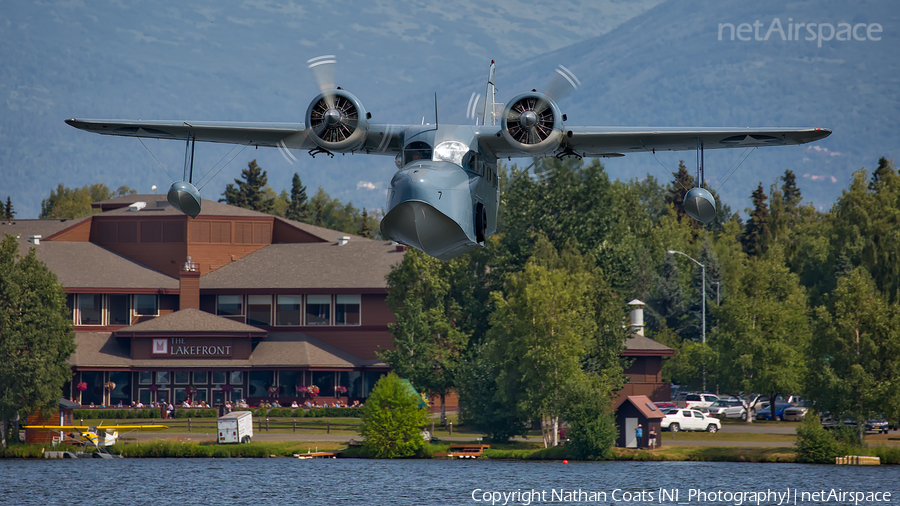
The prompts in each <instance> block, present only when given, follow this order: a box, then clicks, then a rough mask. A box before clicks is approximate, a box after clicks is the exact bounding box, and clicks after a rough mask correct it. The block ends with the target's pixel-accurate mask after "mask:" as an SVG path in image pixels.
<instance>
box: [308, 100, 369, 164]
mask: <svg viewBox="0 0 900 506" xmlns="http://www.w3.org/2000/svg"><path fill="white" fill-rule="evenodd" d="M306 128H307V132H309V138H310V139H312V141H313V142H315V143H316V145H317V146H319V147H320V148H322V149H327V150H328V151H338V152H340V151H354V150H356V149H358V148H360V147H362V145H363V143H364V142H366V135H368V133H369V115H368V114H367V113H366V110H365V108H363V106H362V103H360V101H359V99H358V98H356V97H355V96H353V94H352V93H348V92H346V91H344V90H341V89H336V90H329V91H325V92H322V93H319V94H318V95H316V98H314V99H313V100H312V102H310V104H309V107H308V108H307V109H306Z"/></svg>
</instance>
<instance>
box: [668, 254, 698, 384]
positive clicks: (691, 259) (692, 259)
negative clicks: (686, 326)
mask: <svg viewBox="0 0 900 506" xmlns="http://www.w3.org/2000/svg"><path fill="white" fill-rule="evenodd" d="M668 253H669V254H670V255H675V254H678V255H683V256H686V257H687V258H688V259H690V261H691V262H694V263H695V264H697V265H699V266H700V273H701V275H702V278H701V281H700V283H701V285H700V291H701V292H703V299H701V303H700V319H701V322H700V329H701V330H700V336H701V339H702V341H703V346H704V348H705V347H706V266H705V265H703V264H701V263H700V262H698V261H696V260H694V258H693V257H691V256H690V255H688V254H686V253H682V252H681V251H675V250H671V249H670V250H669V251H668ZM703 391H704V392H705V391H706V365H704V366H703Z"/></svg>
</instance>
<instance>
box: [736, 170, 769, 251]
mask: <svg viewBox="0 0 900 506" xmlns="http://www.w3.org/2000/svg"><path fill="white" fill-rule="evenodd" d="M751 198H752V199H753V209H752V210H750V219H749V220H748V221H747V226H746V228H745V229H744V237H743V238H742V240H741V242H742V243H743V244H744V251H745V252H747V254H748V255H750V256H759V255H762V254H763V253H765V252H766V248H767V247H768V244H769V239H770V233H769V206H768V205H767V204H766V199H768V197H767V196H766V193H765V191H763V186H762V182H760V183H759V187H757V188H756V190H754V191H753V194H752V195H751Z"/></svg>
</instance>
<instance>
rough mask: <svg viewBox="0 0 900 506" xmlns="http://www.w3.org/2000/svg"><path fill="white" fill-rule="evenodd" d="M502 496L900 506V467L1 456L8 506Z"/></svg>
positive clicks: (0, 498)
mask: <svg viewBox="0 0 900 506" xmlns="http://www.w3.org/2000/svg"><path fill="white" fill-rule="evenodd" d="M701 493H704V494H706V495H700V494H701ZM813 493H816V494H819V495H812V494H813ZM849 493H853V494H857V493H862V494H864V495H863V496H861V497H860V496H856V495H849ZM778 494H782V495H780V496H779V495H778ZM784 494H786V495H784ZM829 494H830V497H829ZM887 494H890V495H889V496H888V495H887ZM661 496H662V497H661ZM859 499H861V500H859ZM492 500H495V501H494V502H493V504H508V505H523V506H530V505H532V504H536V505H540V504H635V505H636V504H667V505H677V504H686V505H698V506H699V505H704V506H706V505H741V506H743V505H750V504H753V505H757V504H758V505H772V504H791V505H794V504H828V505H844V504H865V505H870V504H895V503H898V502H900V468H898V467H896V466H877V467H876V466H872V467H856V466H834V465H803V464H738V463H713V462H575V463H570V464H563V463H562V462H521V461H486V460H482V461H473V460H457V461H446V460H411V461H380V460H361V459H328V460H324V459H322V460H299V459H290V458H277V459H121V460H101V459H71V460H69V459H66V460H40V461H25V460H0V505H4V506H7V505H8V506H18V505H41V506H48V505H49V506H55V505H92V506H105V505H120V504H123V505H148V506H149V505H152V506H166V505H177V506H185V505H192V504H198V505H199V504H203V505H211V504H216V505H228V506H241V505H252V506H256V505H269V504H277V505H290V504H303V505H307V504H312V505H317V504H321V505H342V504H352V505H367V506H379V505H395V504H396V505H485V504H492Z"/></svg>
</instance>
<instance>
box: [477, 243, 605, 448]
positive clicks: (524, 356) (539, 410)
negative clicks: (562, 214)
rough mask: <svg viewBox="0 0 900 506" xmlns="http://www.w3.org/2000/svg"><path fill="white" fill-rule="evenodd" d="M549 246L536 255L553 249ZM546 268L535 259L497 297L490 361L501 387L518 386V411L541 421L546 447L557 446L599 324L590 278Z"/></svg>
mask: <svg viewBox="0 0 900 506" xmlns="http://www.w3.org/2000/svg"><path fill="white" fill-rule="evenodd" d="M544 243H545V244H546V246H543V247H541V248H538V250H537V251H540V250H541V249H544V250H546V249H548V248H547V247H549V244H548V243H546V240H544ZM549 249H550V250H552V247H549ZM541 263H542V262H541V259H540V257H539V256H538V255H535V258H533V259H532V260H531V261H529V262H528V263H527V264H526V265H525V268H524V269H523V271H521V272H520V273H516V274H512V275H511V276H510V277H509V279H508V287H507V290H506V292H505V293H497V292H495V293H494V294H493V299H494V307H495V308H496V309H495V311H494V312H493V314H492V315H491V318H490V319H491V329H490V330H489V331H488V339H489V342H490V343H491V357H492V358H493V360H495V361H497V362H498V363H500V364H501V371H502V372H501V374H500V375H499V376H498V386H501V385H504V384H507V383H513V384H516V385H518V388H516V390H515V392H516V393H518V394H519V398H518V399H517V400H516V405H517V407H518V410H519V412H520V413H522V414H523V415H530V416H539V417H540V419H541V428H542V434H543V438H544V445H545V447H546V446H556V445H557V444H558V440H557V434H558V428H559V419H560V416H561V415H563V413H564V408H565V406H566V400H567V398H566V392H567V391H568V390H569V389H570V387H571V386H572V382H573V381H577V380H578V379H579V378H580V377H581V375H582V374H584V373H583V371H582V364H581V359H582V357H583V356H584V355H585V352H586V351H587V342H586V339H585V336H588V335H593V332H594V329H593V325H594V321H593V315H592V314H591V313H590V304H589V302H588V300H587V296H588V287H590V286H591V285H592V283H591V280H590V279H589V274H587V273H585V272H584V271H575V272H570V271H568V270H566V269H564V268H560V267H559V266H554V267H552V268H551V267H547V266H545V265H541ZM544 263H547V262H546V261H545V262H544ZM549 263H550V264H553V263H554V262H552V261H551V262H549ZM501 395H507V396H508V395H510V393H509V392H503V393H501Z"/></svg>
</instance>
